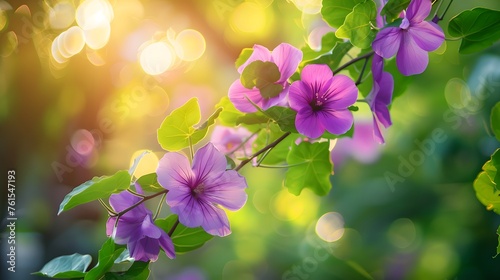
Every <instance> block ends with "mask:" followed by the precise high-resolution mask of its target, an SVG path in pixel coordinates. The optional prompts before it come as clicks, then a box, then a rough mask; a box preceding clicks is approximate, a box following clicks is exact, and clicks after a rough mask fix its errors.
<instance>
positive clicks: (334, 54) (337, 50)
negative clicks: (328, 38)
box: [300, 41, 352, 71]
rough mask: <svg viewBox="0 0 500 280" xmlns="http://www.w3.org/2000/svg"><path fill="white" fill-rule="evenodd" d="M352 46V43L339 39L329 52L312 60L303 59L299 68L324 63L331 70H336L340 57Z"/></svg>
mask: <svg viewBox="0 0 500 280" xmlns="http://www.w3.org/2000/svg"><path fill="white" fill-rule="evenodd" d="M351 48H352V44H351V43H349V42H343V41H339V42H337V43H336V44H335V46H334V47H333V48H332V49H331V51H330V52H328V53H327V54H324V55H322V56H320V57H318V58H316V59H314V60H309V61H304V62H303V63H302V64H301V65H300V69H303V68H304V67H305V66H306V65H308V64H326V65H328V67H330V69H332V71H335V70H337V67H338V66H339V64H340V61H341V60H342V58H343V57H344V56H345V55H346V54H347V53H348V52H349V50H350V49H351Z"/></svg>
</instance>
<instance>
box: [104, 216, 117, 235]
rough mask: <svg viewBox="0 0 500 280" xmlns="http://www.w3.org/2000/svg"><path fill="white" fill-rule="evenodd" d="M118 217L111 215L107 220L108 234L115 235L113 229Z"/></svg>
mask: <svg viewBox="0 0 500 280" xmlns="http://www.w3.org/2000/svg"><path fill="white" fill-rule="evenodd" d="M115 223H116V217H109V218H108V220H107V221H106V235H107V236H111V235H113V230H114V229H115Z"/></svg>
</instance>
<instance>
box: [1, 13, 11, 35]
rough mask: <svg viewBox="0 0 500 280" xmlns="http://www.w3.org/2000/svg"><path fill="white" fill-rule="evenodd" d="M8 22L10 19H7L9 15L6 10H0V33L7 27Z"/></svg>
mask: <svg viewBox="0 0 500 280" xmlns="http://www.w3.org/2000/svg"><path fill="white" fill-rule="evenodd" d="M8 20H9V19H8V18H7V13H6V12H5V11H4V10H1V9H0V31H2V30H3V29H4V28H5V26H7V22H8Z"/></svg>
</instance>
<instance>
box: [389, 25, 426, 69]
mask: <svg viewBox="0 0 500 280" xmlns="http://www.w3.org/2000/svg"><path fill="white" fill-rule="evenodd" d="M403 36H404V37H403V38H404V39H403V42H402V43H401V47H400V48H399V51H398V54H397V55H396V64H397V65H398V69H399V71H400V72H401V73H402V74H403V75H406V76H410V75H415V74H420V73H422V72H424V70H425V68H427V64H428V63H429V56H428V55H427V52H426V51H424V50H422V49H421V48H420V47H419V46H418V45H417V44H416V43H415V41H413V38H412V37H411V36H410V35H408V33H406V34H404V35H403Z"/></svg>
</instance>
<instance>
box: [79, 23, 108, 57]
mask: <svg viewBox="0 0 500 280" xmlns="http://www.w3.org/2000/svg"><path fill="white" fill-rule="evenodd" d="M84 33H85V42H86V43H87V46H89V48H91V49H94V50H98V49H101V48H103V47H104V46H106V44H107V43H108V41H109V36H110V35H111V27H110V25H109V22H103V23H102V24H101V25H100V26H98V27H96V28H92V29H86V30H84Z"/></svg>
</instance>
